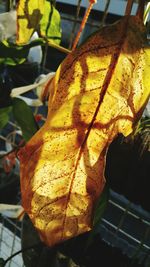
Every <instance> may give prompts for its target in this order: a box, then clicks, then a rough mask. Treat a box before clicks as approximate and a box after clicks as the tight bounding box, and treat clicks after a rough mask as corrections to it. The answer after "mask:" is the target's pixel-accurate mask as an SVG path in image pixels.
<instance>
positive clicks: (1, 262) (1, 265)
mask: <svg viewBox="0 0 150 267" xmlns="http://www.w3.org/2000/svg"><path fill="white" fill-rule="evenodd" d="M4 266H5V260H4V259H3V258H0V267H4Z"/></svg>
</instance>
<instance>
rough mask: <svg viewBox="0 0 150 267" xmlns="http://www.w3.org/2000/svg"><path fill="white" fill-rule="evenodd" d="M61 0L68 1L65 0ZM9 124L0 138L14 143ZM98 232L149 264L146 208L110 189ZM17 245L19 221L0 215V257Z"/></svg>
mask: <svg viewBox="0 0 150 267" xmlns="http://www.w3.org/2000/svg"><path fill="white" fill-rule="evenodd" d="M120 1H121V0H120ZM122 1H123V0H122ZM61 2H65V3H67V1H61ZM69 2H70V1H69ZM110 2H113V0H111V1H109V0H107V1H105V8H104V9H103V10H104V13H103V14H102V16H101V19H100V21H98V19H96V20H95V19H91V18H89V20H88V22H87V26H88V27H90V28H91V27H92V30H93V29H94V30H97V29H98V28H99V27H101V26H102V25H103V24H105V22H106V19H107V14H108V12H109V5H110ZM76 4H77V7H76V14H75V15H74V16H69V15H68V14H65V13H63V14H62V26H63V25H64V26H63V27H64V28H65V26H66V22H67V23H68V25H69V29H71V31H70V33H69V42H68V47H69V48H71V46H72V43H73V40H74V37H75V34H76V32H77V29H78V27H79V24H80V22H81V16H80V10H81V6H82V0H78V1H76ZM83 6H84V5H83ZM101 11H102V10H101ZM70 25H71V26H70ZM88 29H89V28H88ZM85 31H86V29H85ZM67 34H68V33H67ZM64 36H65V34H64ZM85 36H86V33H83V35H82V38H81V41H82V39H84V38H85ZM10 125H11V132H9V134H8V135H7V136H6V135H5V134H4V135H3V134H2V135H0V141H3V142H4V143H5V142H8V143H10V145H12V146H13V147H14V146H15V143H14V141H15V134H16V131H17V130H18V126H17V125H16V124H14V122H9V126H10ZM8 137H9V138H8ZM10 137H12V138H10ZM112 214H113V215H112ZM115 214H116V216H115ZM99 232H100V233H101V237H102V239H104V240H105V241H106V242H107V243H108V244H111V245H113V246H115V247H119V248H121V249H122V251H123V252H124V253H126V254H127V255H128V256H129V257H131V258H133V260H134V258H136V257H137V258H139V262H142V263H143V264H144V266H147V267H148V266H149V264H150V255H149V254H150V214H149V213H148V212H146V211H144V210H143V209H142V208H140V207H138V206H136V205H134V204H133V203H131V202H129V201H128V200H127V199H125V198H124V197H123V196H120V195H118V194H116V193H115V192H113V191H111V194H110V199H109V205H108V208H107V209H106V212H105V214H104V216H103V218H102V222H101V224H100V226H99ZM20 249H21V224H18V222H17V221H12V220H10V219H8V218H6V217H4V216H2V215H1V217H0V257H3V258H4V259H6V258H8V257H10V256H11V255H12V254H14V253H15V252H17V251H18V250H20ZM6 266H7V267H18V266H19V267H23V266H24V265H23V261H22V256H21V254H19V255H17V256H16V257H14V258H13V259H11V260H10V261H9V262H8V264H7V265H6Z"/></svg>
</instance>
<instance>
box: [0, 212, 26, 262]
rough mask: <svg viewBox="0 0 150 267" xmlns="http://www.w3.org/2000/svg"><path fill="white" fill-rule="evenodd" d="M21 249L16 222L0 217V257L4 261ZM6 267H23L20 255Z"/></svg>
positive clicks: (19, 233) (18, 227) (19, 229)
mask: <svg viewBox="0 0 150 267" xmlns="http://www.w3.org/2000/svg"><path fill="white" fill-rule="evenodd" d="M20 249H21V226H20V225H19V224H18V221H12V220H10V219H9V218H6V217H4V216H1V217H0V257H2V258H3V259H4V260H6V259H8V258H9V257H10V256H11V255H13V254H14V253H16V252H18V251H19V250H20ZM6 267H24V264H23V260H22V255H21V254H18V255H16V256H15V257H13V258H12V259H10V261H9V262H8V263H7V264H6Z"/></svg>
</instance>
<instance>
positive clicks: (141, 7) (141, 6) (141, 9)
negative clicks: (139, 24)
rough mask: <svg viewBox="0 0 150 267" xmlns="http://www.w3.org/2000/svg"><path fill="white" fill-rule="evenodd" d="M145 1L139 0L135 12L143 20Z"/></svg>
mask: <svg viewBox="0 0 150 267" xmlns="http://www.w3.org/2000/svg"><path fill="white" fill-rule="evenodd" d="M145 3H146V1H145V0H139V6H138V9H137V13H136V15H137V16H138V17H139V18H140V19H141V20H143V16H144V6H145Z"/></svg>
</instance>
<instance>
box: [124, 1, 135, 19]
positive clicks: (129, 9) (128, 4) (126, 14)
mask: <svg viewBox="0 0 150 267" xmlns="http://www.w3.org/2000/svg"><path fill="white" fill-rule="evenodd" d="M132 6H133V0H128V2H127V6H126V10H125V16H129V15H130V13H131V10H132Z"/></svg>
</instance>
